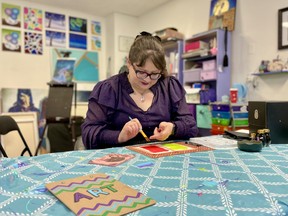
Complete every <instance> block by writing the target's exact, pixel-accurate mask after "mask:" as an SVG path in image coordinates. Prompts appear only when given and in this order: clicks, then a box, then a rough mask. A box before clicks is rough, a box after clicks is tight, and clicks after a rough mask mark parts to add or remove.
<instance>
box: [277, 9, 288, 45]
mask: <svg viewBox="0 0 288 216" xmlns="http://www.w3.org/2000/svg"><path fill="white" fill-rule="evenodd" d="M287 48H288V7H287V8H283V9H280V10H279V11H278V49H279V50H280V49H287Z"/></svg>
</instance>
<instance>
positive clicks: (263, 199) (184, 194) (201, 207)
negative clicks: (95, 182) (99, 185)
mask: <svg viewBox="0 0 288 216" xmlns="http://www.w3.org/2000/svg"><path fill="white" fill-rule="evenodd" d="M109 153H121V154H135V155H136V156H135V158H133V159H131V160H129V161H127V162H125V163H123V164H121V165H119V166H116V167H108V166H100V165H95V164H88V161H89V160H91V159H95V158H99V157H102V156H103V155H106V154H109ZM143 163H147V164H148V166H144V167H142V168H140V166H139V164H143ZM149 164H150V166H149ZM151 164H152V165H151ZM90 173H105V174H107V175H110V176H112V177H113V178H115V179H117V180H119V181H121V182H122V183H124V184H127V185H129V186H130V187H132V188H134V189H136V190H139V191H140V192H142V193H143V194H145V195H147V196H149V197H151V198H153V199H155V200H156V202H157V203H156V204H155V205H153V206H150V207H147V208H145V209H142V210H139V211H136V212H133V213H131V214H129V215H141V216H142V215H143V216H147V215H148V216H156V215H159V216H160V215H171V216H175V215H179V216H185V215H187V216H191V215H213V216H215V215H219V216H223V215H245V216H249V215H251V216H257V215H267V216H268V215H279V216H280V215H288V145H281V144H275V145H271V146H270V147H266V148H264V149H263V150H262V151H261V152H259V153H258V152H257V153H249V152H243V151H240V150H238V149H233V150H212V151H203V152H195V153H189V154H182V155H175V156H168V157H161V158H156V159H152V158H149V157H147V156H144V155H142V154H139V153H136V152H133V151H130V150H128V149H126V148H110V149H103V150H84V151H70V152H63V153H52V154H44V155H39V156H36V157H18V158H10V159H9V158H0V215H57V216H59V215H65V216H69V215H73V213H72V212H71V211H70V210H69V209H68V208H67V207H66V206H65V205H64V204H62V203H61V202H60V201H59V200H58V199H57V198H56V197H54V196H53V195H52V194H51V193H50V192H49V191H48V190H47V189H46V188H45V184H46V183H49V182H54V181H59V180H62V179H67V178H74V177H77V176H83V175H87V174H90Z"/></svg>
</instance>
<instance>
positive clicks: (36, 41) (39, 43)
mask: <svg viewBox="0 0 288 216" xmlns="http://www.w3.org/2000/svg"><path fill="white" fill-rule="evenodd" d="M24 44H25V46H24V48H25V53H28V54H35V55H42V54H43V39H42V34H38V33H34V32H25V34H24Z"/></svg>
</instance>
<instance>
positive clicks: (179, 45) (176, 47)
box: [163, 40, 183, 81]
mask: <svg viewBox="0 0 288 216" xmlns="http://www.w3.org/2000/svg"><path fill="white" fill-rule="evenodd" d="M163 47H164V51H165V60H166V64H167V71H168V74H169V75H172V76H175V77H176V78H178V79H179V80H180V81H181V80H182V71H183V65H182V64H181V55H182V53H183V40H171V41H165V42H163Z"/></svg>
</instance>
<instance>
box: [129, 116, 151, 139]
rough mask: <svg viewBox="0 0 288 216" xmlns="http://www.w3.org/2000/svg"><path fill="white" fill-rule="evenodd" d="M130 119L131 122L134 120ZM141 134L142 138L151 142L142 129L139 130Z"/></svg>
mask: <svg viewBox="0 0 288 216" xmlns="http://www.w3.org/2000/svg"><path fill="white" fill-rule="evenodd" d="M129 119H130V121H131V120H132V118H131V117H130V116H129ZM139 132H140V133H141V134H142V136H143V137H144V139H145V140H146V141H147V142H150V139H149V138H148V137H147V135H146V134H145V133H144V131H143V130H142V129H141V130H139Z"/></svg>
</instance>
